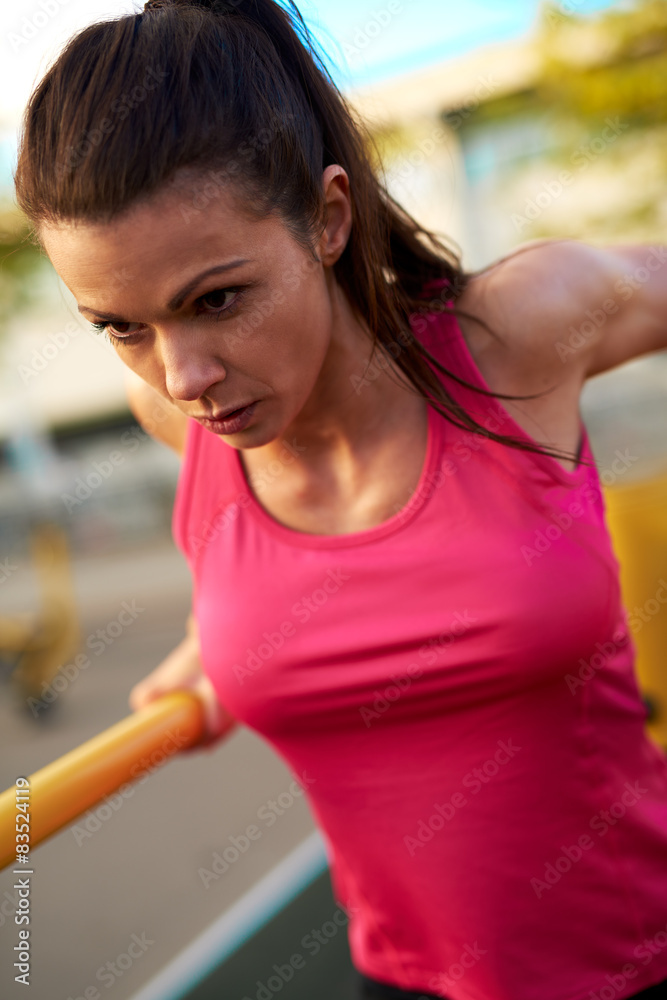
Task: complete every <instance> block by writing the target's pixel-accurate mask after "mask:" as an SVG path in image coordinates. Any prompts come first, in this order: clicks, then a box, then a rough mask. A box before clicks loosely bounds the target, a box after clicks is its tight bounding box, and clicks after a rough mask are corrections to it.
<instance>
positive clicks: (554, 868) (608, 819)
mask: <svg viewBox="0 0 667 1000" xmlns="http://www.w3.org/2000/svg"><path fill="white" fill-rule="evenodd" d="M647 794H648V788H643V787H642V786H641V785H640V784H639V782H638V781H635V782H634V783H631V782H629V781H626V782H625V784H624V785H623V792H622V793H621V794H620V795H619V797H618V798H617V799H616V800H615V801H614V802H612V803H611V805H610V806H609V808H608V809H600V810H599V811H598V812H596V813H595V815H594V816H591V818H590V821H589V824H588V826H589V829H590V830H592V831H593V833H596V834H597V835H598V837H604V836H606V834H607V833H608V832H609V830H610V829H611V828H612V827H614V826H616V824H617V823H618V822H619V820H621V819H623V817H624V816H625V814H626V813H627V811H628V809H631V808H632V807H633V806H635V805H637V803H638V802H639V800H640V799H641V798H643V796H644V795H647ZM593 847H595V841H594V840H593V839H592V837H591V836H590V834H588V833H582V834H581V836H579V837H578V838H577V842H576V844H569V845H567V844H561V845H560V849H561V851H562V852H563V853H562V854H561V855H559V856H558V857H557V858H556V859H555V860H554V861H547V862H546V863H545V865H544V872H543V873H542V877H533V878H531V879H530V885H531V888H532V889H533V892H534V893H535V895H536V896H537V898H538V899H541V898H542V897H543V895H544V894H545V892H547V891H550V890H551V889H553V887H554V886H555V885H557V884H558V882H560V880H561V879H562V878H563V876H564V875H566V874H567V873H568V872H569V871H571V870H572V868H573V866H574V865H576V864H578V862H580V861H581V859H582V858H583V856H584V854H585V853H586V852H587V851H590V850H592V849H593Z"/></svg>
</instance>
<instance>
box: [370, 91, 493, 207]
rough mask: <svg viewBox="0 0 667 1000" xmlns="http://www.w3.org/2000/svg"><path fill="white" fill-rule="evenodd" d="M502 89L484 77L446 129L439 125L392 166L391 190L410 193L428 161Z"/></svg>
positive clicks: (453, 113) (389, 171)
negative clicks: (474, 113)
mask: <svg viewBox="0 0 667 1000" xmlns="http://www.w3.org/2000/svg"><path fill="white" fill-rule="evenodd" d="M499 86H500V83H499V81H498V80H496V79H495V78H494V77H493V76H485V77H481V78H480V80H479V82H478V83H477V86H476V87H475V89H474V91H473V93H472V95H471V96H470V97H469V98H468V99H467V100H466V101H464V102H463V104H461V105H458V106H457V108H456V111H451V112H449V113H448V114H447V117H446V126H443V125H436V126H435V128H433V129H432V130H431V131H430V132H429V134H428V135H427V136H426V137H425V138H423V139H420V140H419V141H418V142H417V144H416V149H413V150H412V151H411V152H410V153H405V154H402V155H401V156H399V157H397V158H396V159H395V160H392V161H391V162H389V164H388V166H387V175H388V178H389V179H390V181H391V184H392V186H395V187H396V188H397V189H399V190H400V189H402V190H403V191H404V192H406V191H409V190H410V188H411V181H412V180H414V178H415V177H416V176H417V171H418V169H419V168H420V167H423V166H424V164H425V163H426V161H427V160H428V159H430V157H431V156H433V154H434V153H435V152H436V151H437V150H438V149H439V148H440V147H441V146H442V144H443V143H444V142H446V141H447V139H448V138H449V137H450V136H451V133H452V132H455V131H456V130H457V129H459V128H460V127H461V126H462V125H463V123H464V122H465V121H466V120H467V119H468V118H470V116H471V115H472V113H473V112H474V111H475V109H476V108H478V107H479V106H480V104H481V103H482V102H483V101H486V100H488V99H489V98H490V97H491V96H492V95H493V93H494V92H495V91H496V90H497V89H498V87H499Z"/></svg>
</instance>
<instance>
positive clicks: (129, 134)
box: [14, 0, 577, 460]
mask: <svg viewBox="0 0 667 1000" xmlns="http://www.w3.org/2000/svg"><path fill="white" fill-rule="evenodd" d="M285 2H286V4H287V6H285V7H283V6H281V5H280V4H279V3H277V2H274V0H149V2H148V3H147V4H146V6H145V8H144V10H143V12H141V13H137V14H133V15H126V16H123V17H119V18H116V19H111V20H105V21H100V22H97V23H94V24H91V25H89V26H88V27H86V28H84V29H83V30H82V31H80V32H78V33H77V34H76V35H74V36H73V37H72V38H71V39H70V40H69V41H68V43H67V44H66V46H65V48H64V49H63V51H62V52H61V53H60V55H59V56H58V58H57V59H56V60H55V62H54V63H53V65H52V66H51V67H50V68H49V69H48V70H47V72H46V74H45V75H44V77H43V78H42V80H41V81H40V83H39V84H38V85H37V87H36V88H35V90H34V91H33V93H32V95H31V97H30V100H29V102H28V105H27V107H26V110H25V113H24V117H23V122H22V128H21V134H20V138H19V153H18V162H17V168H16V171H15V174H14V183H15V188H16V196H17V201H18V204H19V207H20V208H21V209H22V210H23V212H24V213H25V214H26V216H27V217H28V219H29V220H30V222H31V223H32V224H33V225H34V226H35V229H34V232H33V233H32V234H31V238H33V239H36V241H37V243H38V244H39V238H38V225H39V224H40V223H41V222H45V221H46V222H58V221H75V220H81V221H86V222H90V223H94V222H106V221H109V220H111V219H113V218H114V217H116V216H118V215H120V214H121V213H123V212H124V211H125V210H126V209H128V208H130V207H131V206H134V205H136V204H138V203H140V202H143V201H145V200H147V199H149V198H150V196H151V195H153V194H155V193H157V192H158V191H159V190H160V189H161V188H163V186H164V185H165V184H167V183H168V182H170V181H172V180H174V179H175V178H174V175H176V174H177V172H179V173H178V177H182V176H188V175H191V176H194V177H196V178H199V179H200V180H201V181H202V187H201V191H202V192H203V193H202V195H201V196H200V201H199V204H202V199H203V201H204V203H205V199H206V197H207V195H206V194H205V192H206V191H207V190H208V191H209V192H210V191H211V190H213V192H214V191H215V188H216V185H223V184H226V183H230V192H231V193H232V194H233V195H234V197H237V196H238V197H239V198H240V204H242V205H243V207H244V208H245V209H247V210H248V211H249V212H250V213H252V214H254V215H255V216H258V217H262V215H267V214H268V213H270V212H272V211H274V210H277V211H278V212H279V214H280V217H281V218H282V219H283V221H284V223H285V225H286V226H287V228H288V230H289V231H290V233H291V235H292V236H293V237H294V238H295V239H296V240H297V241H298V242H299V243H300V245H301V246H302V247H304V248H305V249H306V250H307V251H308V252H309V253H310V255H311V256H313V255H314V253H313V247H314V246H315V245H316V243H317V239H318V238H319V236H320V235H321V233H322V231H323V229H324V226H325V201H324V197H323V190H322V186H321V178H322V171H323V170H324V169H325V167H326V166H328V165H329V164H333V163H336V164H340V165H341V166H342V167H343V168H344V169H345V171H346V172H347V175H348V177H349V181H350V195H351V203H352V229H351V233H350V238H349V240H348V243H347V246H346V248H345V250H344V251H343V253H342V255H341V256H340V258H339V259H338V261H337V262H336V264H335V265H334V268H335V275H336V279H337V281H338V283H339V285H340V286H341V288H342V289H343V291H344V292H345V294H346V296H347V298H348V299H349V302H350V304H351V307H352V309H353V310H354V312H355V314H356V315H358V316H359V317H360V318H361V319H362V320H363V323H364V324H366V325H367V327H368V329H369V331H370V333H371V335H372V337H373V346H374V350H373V354H372V357H373V356H374V354H375V350H376V349H379V350H380V352H381V353H382V354H383V355H384V356H385V358H386V356H389V357H392V358H393V359H394V360H395V361H396V364H397V365H398V366H399V368H400V369H401V370H402V371H403V372H404V373H405V374H406V375H407V376H408V379H409V381H410V383H411V384H412V385H413V386H414V387H415V388H416V389H417V390H418V392H419V393H420V394H421V395H423V396H424V397H425V398H426V399H427V400H428V402H429V405H431V406H434V408H435V409H436V410H437V411H438V412H439V413H440V414H442V416H443V417H445V418H446V419H447V420H449V421H450V422H451V423H453V424H454V425H455V426H457V427H461V428H463V429H468V430H472V431H475V432H477V433H480V434H482V435H483V436H484V437H487V438H491V439H493V440H495V441H499V442H502V443H504V444H507V445H509V446H511V447H516V448H520V449H524V450H527V451H535V452H540V453H543V454H547V455H552V456H553V457H554V458H567V459H574V460H576V458H577V456H574V455H570V454H568V453H566V452H559V451H557V450H552V449H550V448H547V447H546V446H542V445H538V444H537V443H534V444H533V443H531V442H530V441H528V440H523V439H521V438H515V437H509V436H507V435H501V434H498V433H496V432H495V431H491V430H489V429H488V428H486V427H483V426H482V425H481V424H479V423H478V422H477V421H476V420H474V419H473V418H472V417H471V416H470V415H469V414H468V413H467V412H466V410H465V409H464V408H463V407H462V406H461V405H460V404H458V403H457V402H456V401H455V400H454V399H452V398H451V396H450V395H449V393H448V392H447V391H446V390H445V388H444V386H443V385H442V382H441V381H440V379H439V377H438V376H437V374H436V372H435V371H434V368H435V369H437V370H438V371H440V372H441V373H442V374H444V375H445V376H447V377H449V378H452V379H454V380H455V381H457V382H459V383H461V384H463V385H466V386H468V387H469V388H471V389H474V390H475V391H477V392H480V393H483V394H485V395H487V396H488V395H490V396H493V397H497V398H499V399H534V398H536V397H537V396H539V395H542V394H543V393H538V394H535V395H533V396H510V395H503V394H501V393H492V392H487V391H486V390H484V389H482V388H480V387H477V386H471V385H470V383H468V382H466V381H465V380H463V379H461V378H459V377H458V376H457V375H455V374H454V373H453V372H449V371H448V370H447V369H446V368H444V367H443V366H442V365H441V364H440V362H438V361H437V360H436V359H435V358H434V357H433V355H432V354H431V353H430V352H429V351H428V350H427V349H426V348H425V347H424V346H423V345H422V344H421V343H420V342H419V340H418V339H417V338H416V337H415V335H414V332H413V329H411V325H410V324H411V322H412V324H413V325H414V329H418V324H420V323H421V324H423V323H424V322H425V320H424V318H423V317H424V316H425V315H427V314H429V313H434V312H446V313H451V314H454V315H461V316H467V317H468V318H469V319H472V320H474V321H475V322H478V323H481V324H482V325H483V326H485V327H486V328H487V329H489V327H488V326H487V324H486V323H484V322H483V321H482V320H481V319H478V318H477V317H473V316H470V315H469V314H468V313H465V312H462V311H460V310H458V309H457V308H456V306H455V305H453V304H450V303H455V301H456V299H457V298H458V297H459V296H460V295H461V294H462V292H463V290H464V289H465V287H466V285H467V283H468V281H469V279H470V278H471V277H472V274H469V273H466V272H465V271H464V270H463V268H462V267H461V262H460V257H459V255H458V254H456V253H455V252H454V251H453V250H451V249H450V248H448V247H446V246H445V245H444V244H443V243H442V242H441V241H440V240H439V239H438V238H437V237H436V236H435V235H434V234H433V233H432V232H430V231H428V230H426V229H424V228H423V227H422V226H420V225H419V223H418V222H417V221H416V220H415V219H413V218H412V216H411V215H409V214H408V212H406V211H405V209H403V208H402V206H401V205H399V203H398V202H397V201H395V200H394V198H393V197H392V196H391V195H390V194H389V193H388V191H387V189H386V187H385V185H384V184H383V183H382V182H381V180H380V179H379V178H378V176H377V173H376V171H375V169H374V167H373V165H372V162H371V151H374V153H375V154H376V155H377V149H376V147H375V145H374V143H373V140H372V138H371V136H370V133H369V132H368V130H367V128H366V126H365V125H364V124H363V122H362V121H361V120H360V119H359V118H358V117H357V116H356V115H355V114H354V112H353V111H352V109H351V108H350V107H349V106H348V104H347V102H346V101H345V99H344V98H343V96H342V95H341V94H340V92H339V91H338V89H337V88H336V86H335V84H334V82H333V80H332V78H331V76H330V74H329V72H328V70H327V69H326V67H325V65H324V62H323V59H322V57H321V56H320V55H319V54H318V52H317V50H316V48H315V46H314V44H313V42H312V39H311V37H310V34H309V32H308V29H307V27H306V25H305V23H304V21H303V18H302V17H301V14H300V13H299V11H298V9H297V7H296V6H295V4H294V3H293V2H292V0H285ZM185 168H187V169H185ZM205 178H208V180H207V183H206V184H204V183H203V182H204V179H205ZM213 196H214V193H213V194H212V195H210V197H213ZM196 205H197V199H196V198H195V199H194V200H193V202H192V206H193V211H195V212H196V211H197V208H196ZM315 259H317V258H315ZM434 283H436V284H435V286H434ZM434 287H437V288H438V289H439V291H438V292H436V291H434ZM429 288H430V289H431V290H430V292H429ZM422 329H423V327H422ZM490 332H493V331H490ZM547 391H549V390H547Z"/></svg>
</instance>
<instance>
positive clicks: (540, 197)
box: [511, 117, 630, 233]
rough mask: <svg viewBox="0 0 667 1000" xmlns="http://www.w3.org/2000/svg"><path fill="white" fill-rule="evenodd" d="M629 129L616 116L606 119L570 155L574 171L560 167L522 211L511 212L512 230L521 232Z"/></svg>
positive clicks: (529, 199)
mask: <svg viewBox="0 0 667 1000" xmlns="http://www.w3.org/2000/svg"><path fill="white" fill-rule="evenodd" d="M629 128H630V125H629V123H627V122H622V121H621V120H620V118H618V117H616V118H605V127H604V128H603V129H602V131H601V132H600V133H599V135H596V136H594V137H593V138H592V139H590V140H589V141H588V142H585V143H582V145H581V146H578V147H577V149H575V151H574V152H573V153H572V155H571V156H570V163H571V164H572V165H573V166H574V167H576V173H573V172H572V171H571V170H561V171H560V173H559V174H558V176H557V177H555V178H552V179H551V180H549V181H545V182H544V183H543V184H542V187H541V189H540V190H539V191H538V192H537V193H536V194H535V195H534V197H532V198H528V199H527V200H526V202H525V205H524V207H523V214H521V213H519V212H513V213H512V216H511V220H512V225H513V226H514V228H515V230H516V231H517V232H519V233H521V232H523V230H524V229H526V228H527V227H529V226H531V225H532V224H533V223H534V222H536V221H537V220H538V219H539V218H540V217H541V215H542V214H543V213H544V212H545V211H546V209H548V208H550V207H551V205H553V204H554V202H556V201H557V200H558V199H559V198H560V197H561V196H562V195H563V194H564V192H565V191H566V190H567V189H568V188H569V187H571V186H572V185H573V184H574V182H575V180H576V176H577V174H582V173H583V172H584V171H586V170H588V168H589V167H590V165H591V164H592V163H594V162H595V161H596V160H597V159H598V158H599V157H600V156H602V154H603V153H604V152H606V151H607V150H608V149H609V148H610V146H612V145H613V144H614V143H615V142H616V141H617V140H618V137H619V136H620V135H622V134H623V132H625V131H626V130H627V129H629Z"/></svg>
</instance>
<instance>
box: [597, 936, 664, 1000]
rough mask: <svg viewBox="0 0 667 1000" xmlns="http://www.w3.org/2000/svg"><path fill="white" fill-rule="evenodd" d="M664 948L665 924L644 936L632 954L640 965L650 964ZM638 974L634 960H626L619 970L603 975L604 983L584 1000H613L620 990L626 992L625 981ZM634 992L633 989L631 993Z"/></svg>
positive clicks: (634, 977)
mask: <svg viewBox="0 0 667 1000" xmlns="http://www.w3.org/2000/svg"><path fill="white" fill-rule="evenodd" d="M665 948H667V925H665V928H664V930H663V929H662V928H661V929H660V930H659V931H657V932H656V933H655V934H654V935H653V937H647V938H644V940H643V941H642V943H641V944H638V945H637V947H636V948H635V949H634V951H633V955H634V956H635V958H637V959H639V961H640V962H641V964H642V965H644V966H647V965H650V964H651V962H652V961H653V959H654V958H655V957H656V955H661V954H662V952H663V951H664V950H665ZM638 975H639V969H638V968H637V966H636V965H635V964H634V962H626V963H625V965H624V966H623V967H622V969H621V971H620V972H618V973H616V974H614V975H609V973H607V975H606V976H605V977H604V978H605V979H606V983H605V985H604V986H600V987H598V988H597V989H596V990H591V991H590V993H589V995H588V997H586V998H585V1000H614V997H617V996H619V995H620V993H621V990H623V992H624V993H625V992H626V983H627V982H629V981H630V980H631V979H636V978H637V976H638ZM635 992H636V991H634V990H633V994H632V995H634V993H635ZM626 995H627V994H626Z"/></svg>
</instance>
